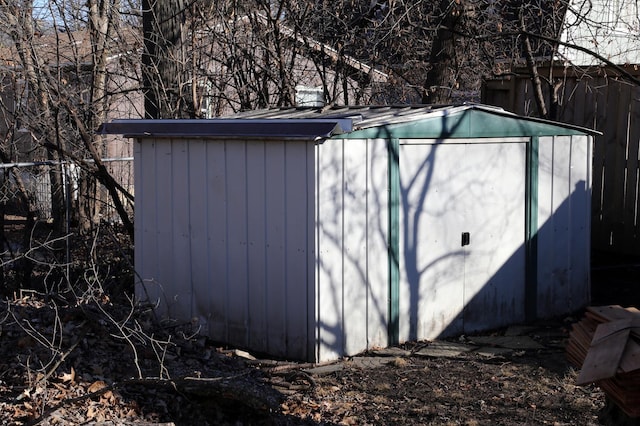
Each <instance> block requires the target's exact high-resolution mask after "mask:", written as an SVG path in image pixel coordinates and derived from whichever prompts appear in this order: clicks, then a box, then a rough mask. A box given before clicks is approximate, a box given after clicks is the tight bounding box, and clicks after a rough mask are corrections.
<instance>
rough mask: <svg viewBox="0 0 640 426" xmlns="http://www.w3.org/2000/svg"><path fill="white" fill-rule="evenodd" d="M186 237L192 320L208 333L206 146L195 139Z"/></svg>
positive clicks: (192, 153)
mask: <svg viewBox="0 0 640 426" xmlns="http://www.w3.org/2000/svg"><path fill="white" fill-rule="evenodd" d="M188 143H189V168H188V169H187V173H188V174H189V188H188V194H189V196H188V198H189V236H190V253H191V282H192V287H193V293H192V294H191V302H192V311H193V313H192V316H193V318H194V319H196V320H197V321H198V325H199V326H201V327H204V329H203V330H202V331H208V322H209V299H210V298H211V291H210V290H211V288H210V286H211V284H210V277H209V244H208V238H207V235H208V215H207V205H208V198H209V192H208V190H207V169H208V165H207V142H206V141H203V140H202V139H194V140H190V141H189V142H188Z"/></svg>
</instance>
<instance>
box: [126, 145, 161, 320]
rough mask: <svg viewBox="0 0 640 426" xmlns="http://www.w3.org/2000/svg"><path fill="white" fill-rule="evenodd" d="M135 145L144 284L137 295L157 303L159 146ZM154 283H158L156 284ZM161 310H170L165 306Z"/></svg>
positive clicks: (138, 256)
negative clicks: (157, 152)
mask: <svg viewBox="0 0 640 426" xmlns="http://www.w3.org/2000/svg"><path fill="white" fill-rule="evenodd" d="M134 144H135V150H136V152H135V167H136V170H135V177H136V188H138V191H137V194H136V203H137V205H138V208H137V209H136V210H135V222H134V224H135V241H136V245H135V267H136V271H137V272H138V273H139V274H142V275H141V279H142V282H141V283H139V285H138V286H137V287H136V294H137V295H138V297H139V298H140V299H142V300H146V299H147V298H149V299H150V300H149V301H150V302H151V303H155V302H156V301H157V300H158V299H159V298H160V296H161V292H160V288H159V286H158V283H157V280H158V262H157V261H156V260H157V257H158V253H157V250H158V249H159V247H160V244H159V243H158V239H157V237H158V236H157V233H156V229H158V228H157V221H156V219H157V217H156V214H157V209H156V205H155V197H156V190H157V189H156V183H157V180H156V179H157V176H156V175H157V169H156V168H157V166H158V164H157V161H156V143H155V142H154V141H151V140H145V141H144V142H139V141H136V142H134ZM150 280H156V282H152V281H150ZM161 309H166V305H165V304H164V303H163V304H162V308H161Z"/></svg>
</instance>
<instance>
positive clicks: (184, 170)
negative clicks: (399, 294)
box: [136, 139, 315, 359]
mask: <svg viewBox="0 0 640 426" xmlns="http://www.w3.org/2000/svg"><path fill="white" fill-rule="evenodd" d="M136 151H137V152H136V176H140V179H139V180H138V182H140V183H141V185H142V189H141V190H140V191H137V197H138V198H137V203H136V204H137V207H136V232H137V233H136V266H137V269H138V270H139V271H141V272H142V273H143V274H144V275H143V276H142V278H143V280H145V286H144V290H143V289H142V288H139V294H140V296H141V297H146V294H145V293H144V292H148V294H149V296H150V297H151V299H152V300H153V299H159V300H160V312H161V313H162V314H163V315H165V316H167V317H170V318H180V319H185V318H192V319H193V321H194V322H197V323H198V324H199V325H200V326H202V327H203V328H204V331H207V332H208V334H209V336H210V337H212V338H214V339H219V340H224V341H227V342H229V343H230V344H233V345H238V346H241V347H251V348H252V349H254V350H257V351H265V352H269V353H272V354H274V355H282V356H285V355H286V356H289V357H293V358H300V359H305V358H307V357H308V356H309V354H308V353H307V352H308V349H309V346H310V344H309V342H308V341H307V336H308V331H309V328H310V325H309V323H308V312H309V311H308V306H307V305H310V306H313V297H314V293H313V291H312V287H310V285H311V286H312V285H313V273H314V272H313V264H314V257H315V253H313V247H314V234H313V229H314V224H313V219H312V218H313V215H312V214H311V212H312V210H313V202H314V200H313V194H314V191H313V188H314V162H313V143H312V142H310V143H301V142H296V143H285V142H273V141H270V142H267V143H265V142H261V141H233V142H224V141H203V140H200V139H193V140H192V139H163V140H155V141H153V140H146V141H144V143H137V144H136ZM168 259H170V261H168Z"/></svg>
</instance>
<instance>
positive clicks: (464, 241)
mask: <svg viewBox="0 0 640 426" xmlns="http://www.w3.org/2000/svg"><path fill="white" fill-rule="evenodd" d="M469 244H471V234H470V233H468V232H463V233H462V242H461V245H462V247H464V246H468V245H469Z"/></svg>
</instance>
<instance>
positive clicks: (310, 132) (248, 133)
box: [98, 104, 596, 140]
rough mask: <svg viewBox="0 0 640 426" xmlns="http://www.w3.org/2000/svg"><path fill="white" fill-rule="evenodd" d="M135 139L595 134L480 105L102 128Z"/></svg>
mask: <svg viewBox="0 0 640 426" xmlns="http://www.w3.org/2000/svg"><path fill="white" fill-rule="evenodd" d="M98 131H99V132H100V133H103V134H124V135H125V136H127V137H136V138H145V137H149V138H151V137H153V138H163V137H164V138H167V137H180V136H185V137H206V138H213V139H229V138H236V139H255V138H260V139H279V140H282V139H298V140H318V139H326V138H330V137H339V138H349V139H356V138H358V139H361V138H385V139H386V138H408V139H411V138H414V139H415V138H474V137H476V138H477V137H480V138H482V137H517V136H548V135H572V134H586V133H596V132H595V131H593V130H590V129H586V128H582V127H577V126H573V125H569V124H561V123H555V122H551V121H547V120H541V119H537V118H532V117H522V116H518V115H515V114H512V113H509V112H506V111H504V110H502V109H500V108H496V107H490V106H485V105H477V104H465V105H458V106H452V105H447V106H434V105H398V106H341V107H331V108H326V107H325V108H312V107H291V108H277V109H264V110H255V111H247V112H242V113H238V114H234V115H231V116H227V117H225V118H217V119H206V120H204V119H203V120H114V121H112V122H110V123H105V124H103V125H102V126H100V129H99V130H98Z"/></svg>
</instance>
